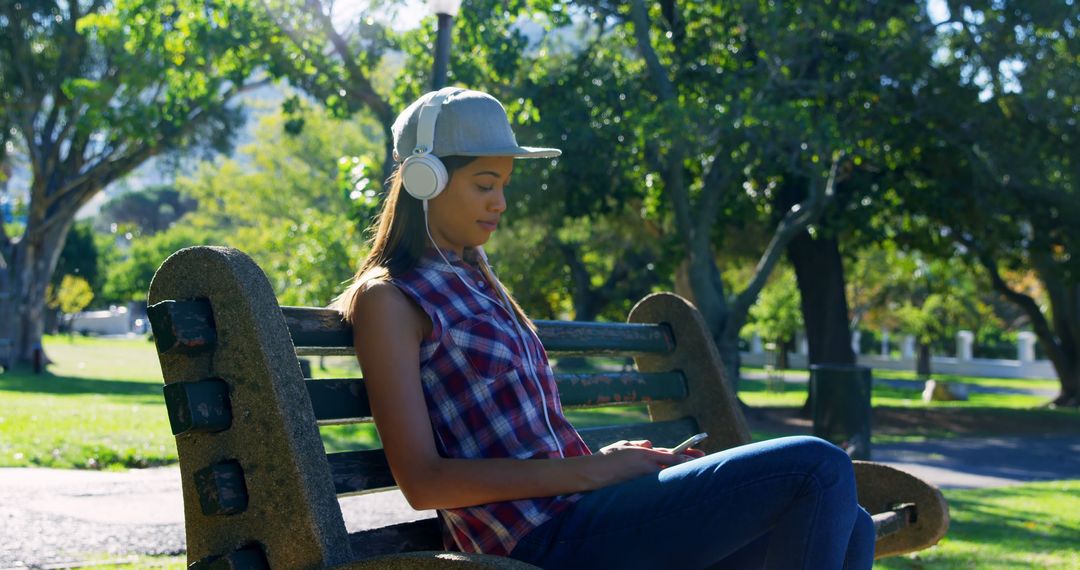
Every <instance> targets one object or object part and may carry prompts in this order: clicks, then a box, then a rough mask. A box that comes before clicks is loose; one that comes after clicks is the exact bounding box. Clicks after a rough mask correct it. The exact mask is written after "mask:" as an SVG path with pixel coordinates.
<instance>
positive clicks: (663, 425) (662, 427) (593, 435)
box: [578, 418, 699, 453]
mask: <svg viewBox="0 0 1080 570" xmlns="http://www.w3.org/2000/svg"><path fill="white" fill-rule="evenodd" d="M698 431H699V430H698V424H697V422H696V421H694V419H693V418H683V419H680V420H669V421H665V422H652V423H634V424H623V425H615V426H603V427H593V428H582V429H579V430H578V433H580V434H581V438H582V439H584V440H585V443H586V444H587V445H588V446H589V449H591V450H593V452H594V453H595V452H596V451H598V450H599V449H600V448H601V447H604V446H605V445H607V444H609V443H613V442H616V441H619V440H620V439H628V440H635V439H647V440H649V441H651V442H653V445H655V446H656V447H674V446H676V445H678V444H679V443H681V442H682V441H683V440H685V439H686V438H688V437H690V436H692V435H694V434H695V433H698Z"/></svg>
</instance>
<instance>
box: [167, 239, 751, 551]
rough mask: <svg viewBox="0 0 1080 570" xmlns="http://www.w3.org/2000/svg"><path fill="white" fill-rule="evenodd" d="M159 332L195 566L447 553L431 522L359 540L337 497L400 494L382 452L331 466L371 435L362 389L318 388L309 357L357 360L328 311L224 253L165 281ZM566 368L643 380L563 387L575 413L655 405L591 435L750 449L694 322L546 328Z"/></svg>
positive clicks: (196, 254)
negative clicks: (345, 436) (330, 440)
mask: <svg viewBox="0 0 1080 570" xmlns="http://www.w3.org/2000/svg"><path fill="white" fill-rule="evenodd" d="M149 302H150V305H151V307H150V310H149V317H150V321H151V324H152V326H153V330H154V335H155V340H156V343H157V347H158V352H159V356H160V360H161V365H162V372H163V375H164V378H165V383H166V385H165V395H166V402H167V406H168V411H169V416H170V421H171V423H172V427H173V432H174V434H175V435H176V437H177V451H178V453H179V457H180V468H181V478H182V483H183V491H184V503H185V519H186V524H187V537H188V558H189V560H191V561H200V560H203V561H212V560H213V559H215V557H219V556H228V557H232V558H233V559H245V560H246V559H248V558H250V559H253V560H254V559H257V560H260V561H265V562H267V563H268V564H269V566H271V567H289V568H300V567H324V566H330V565H333V564H338V563H342V562H346V561H349V560H353V559H358V558H367V557H370V556H375V555H379V554H386V553H392V552H401V551H409V550H421V549H432V548H438V547H439V541H440V537H439V533H438V529H437V528H436V527H435V525H434V524H433V521H431V520H427V521H418V522H415V523H406V524H403V525H394V526H392V527H386V528H382V529H374V530H370V531H365V532H361V533H356V534H354V535H352V536H349V535H348V533H347V532H346V530H345V526H344V523H343V521H342V517H341V511H340V507H339V505H338V502H337V497H339V496H344V495H351V494H357V493H365V492H370V491H374V490H380V489H386V488H391V487H393V486H394V480H393V477H392V476H391V473H390V469H389V466H388V465H387V462H386V457H385V454H384V453H383V452H382V450H365V451H350V452H342V453H331V454H326V453H325V449H324V448H323V445H322V441H321V439H320V437H319V432H318V426H320V425H329V424H341V423H354V422H366V421H371V413H370V407H369V404H368V401H367V396H366V391H365V390H364V384H363V380H362V379H360V378H344V379H321V380H311V379H305V378H304V376H303V374H302V373H301V368H300V366H299V363H298V360H297V356H298V355H332V354H342V355H350V356H351V355H353V354H354V351H353V346H352V331H351V329H350V328H349V326H348V325H346V324H345V323H343V322H342V321H341V317H340V314H338V313H337V312H335V311H332V310H329V309H314V308H299V307H284V308H282V307H279V306H278V304H277V302H276V299H275V298H274V295H273V291H272V290H271V288H270V284H269V282H268V281H267V279H266V277H265V275H264V274H263V273H262V271H261V270H260V269H259V268H258V267H257V266H256V264H255V263H254V262H253V261H251V259H250V258H248V257H247V256H246V255H244V254H243V253H241V252H239V251H237V250H233V249H227V248H214V247H197V248H189V249H185V250H181V251H179V252H177V253H176V254H175V255H173V256H172V257H170V258H169V259H168V260H166V262H165V263H164V264H163V265H162V267H161V268H160V269H159V270H158V272H157V274H156V275H155V277H154V281H153V284H152V285H151V289H150V298H149ZM537 325H538V328H539V335H540V339H541V341H542V342H543V343H544V346H545V349H546V350H547V351H548V353H549V354H553V355H597V354H603V355H628V356H632V357H634V359H635V361H636V363H637V370H636V371H626V372H600V373H587V374H583V373H579V374H569V373H558V374H557V375H556V379H557V381H558V383H559V390H560V394H561V397H562V402H563V405H564V406H566V407H581V406H599V405H625V404H633V403H641V402H646V403H647V405H648V410H649V415H650V418H651V419H652V421H651V422H649V423H645V424H633V425H615V426H600V427H590V428H586V429H582V430H580V431H581V433H582V436H583V437H584V438H585V440H586V442H587V443H588V444H589V446H590V447H591V448H593V449H597V448H598V447H600V446H602V445H604V444H606V443H609V442H611V441H615V440H618V439H630V438H646V439H651V440H653V441H654V442H655V443H656V444H657V445H674V444H675V443H677V442H678V441H680V440H682V439H684V438H686V437H688V436H689V435H691V434H693V433H696V432H698V431H708V432H709V434H710V439H709V440H708V442H707V444H706V445H704V446H703V447H704V448H705V449H706V450H707V451H711V450H717V449H723V448H727V447H732V446H735V445H739V444H742V443H746V442H748V441H749V431H748V429H747V427H746V423H745V420H744V418H743V417H742V414H741V412H740V411H739V409H738V406H737V403H736V401H735V399H734V398H733V397H732V395H731V391H730V390H729V389H728V387H727V385H726V383H725V381H724V379H723V376H722V374H723V373H722V367H721V366H720V359H719V355H718V354H717V352H716V349H715V347H714V345H713V343H712V342H711V341H710V340H709V338H708V336H707V332H706V328H705V326H704V323H703V322H702V319H701V317H700V315H699V314H698V313H697V311H696V310H695V309H694V308H693V307H692V306H691V305H690V304H689V303H687V302H686V301H685V300H683V299H682V298H680V297H678V296H675V295H671V294H655V295H650V296H649V297H646V298H645V299H643V300H642V301H641V302H639V303H638V304H637V306H635V307H634V309H633V310H632V311H631V314H630V316H629V318H628V323H625V324H609V323H580V322H562V321H538V322H537Z"/></svg>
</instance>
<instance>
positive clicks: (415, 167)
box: [401, 153, 450, 200]
mask: <svg viewBox="0 0 1080 570" xmlns="http://www.w3.org/2000/svg"><path fill="white" fill-rule="evenodd" d="M449 178H450V176H449V175H448V174H447V172H446V166H444V165H443V163H442V161H441V160H439V158H438V157H436V156H435V155H432V154H429V153H424V154H417V155H414V156H410V157H409V158H406V159H405V162H403V163H401V180H402V182H404V184H405V191H406V192H408V193H409V195H410V196H412V197H413V198H416V199H417V200H430V199H432V198H434V197H436V196H438V195H439V193H440V192H442V191H443V189H444V188H446V184H447V182H449Z"/></svg>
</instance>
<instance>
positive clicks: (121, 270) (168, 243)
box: [103, 226, 220, 302]
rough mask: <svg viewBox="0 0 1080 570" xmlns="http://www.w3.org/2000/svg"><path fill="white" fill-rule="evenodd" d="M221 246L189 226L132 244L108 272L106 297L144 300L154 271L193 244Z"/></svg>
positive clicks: (207, 234)
mask: <svg viewBox="0 0 1080 570" xmlns="http://www.w3.org/2000/svg"><path fill="white" fill-rule="evenodd" d="M215 242H217V243H220V242H218V241H217V240H215V239H214V237H213V234H212V233H209V232H206V231H201V230H196V229H193V228H190V227H183V226H174V227H172V228H170V229H168V230H166V231H163V232H159V233H157V234H154V235H152V236H143V237H141V238H138V239H135V240H133V241H132V242H131V245H130V247H129V249H128V251H127V253H126V255H125V256H124V258H123V259H122V260H120V261H118V262H116V263H113V264H112V265H110V266H109V267H108V269H107V270H106V279H105V286H104V290H103V294H104V296H105V297H107V298H109V299H116V300H119V301H123V302H126V301H143V300H145V299H146V292H147V291H148V290H149V289H150V280H151V279H153V277H154V272H155V271H157V268H158V267H159V266H160V265H161V262H163V261H165V258H167V257H169V256H170V255H172V254H173V253H175V252H176V251H177V250H179V249H183V248H185V247H191V246H193V245H205V244H213V243H215Z"/></svg>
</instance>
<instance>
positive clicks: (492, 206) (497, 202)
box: [488, 188, 506, 214]
mask: <svg viewBox="0 0 1080 570" xmlns="http://www.w3.org/2000/svg"><path fill="white" fill-rule="evenodd" d="M488 211H490V212H497V213H500V214H501V213H503V212H505V211H506V192H505V190H504V189H503V188H499V189H497V190H495V191H494V192H492V195H491V201H490V202H488Z"/></svg>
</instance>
